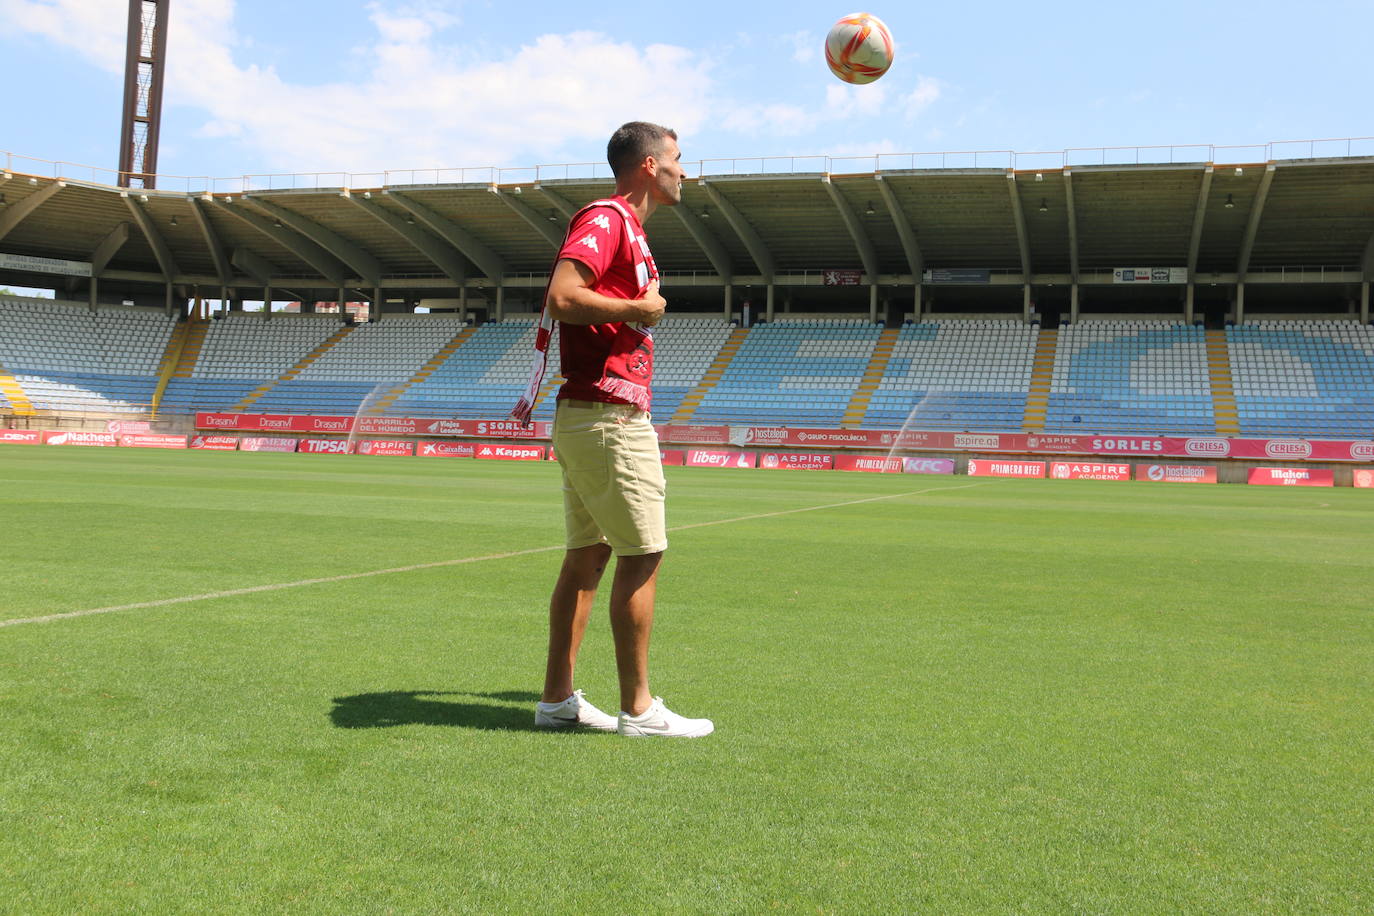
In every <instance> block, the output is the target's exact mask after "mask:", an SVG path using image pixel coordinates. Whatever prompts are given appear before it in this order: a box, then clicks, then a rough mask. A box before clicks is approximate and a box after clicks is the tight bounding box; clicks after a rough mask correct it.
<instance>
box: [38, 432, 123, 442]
mask: <svg viewBox="0 0 1374 916" xmlns="http://www.w3.org/2000/svg"><path fill="white" fill-rule="evenodd" d="M43 442H44V443H45V444H47V445H102V446H112V445H117V444H118V442H117V441H116V439H115V434H114V433H87V432H76V431H73V432H67V431H65V430H55V429H46V430H44V431H43Z"/></svg>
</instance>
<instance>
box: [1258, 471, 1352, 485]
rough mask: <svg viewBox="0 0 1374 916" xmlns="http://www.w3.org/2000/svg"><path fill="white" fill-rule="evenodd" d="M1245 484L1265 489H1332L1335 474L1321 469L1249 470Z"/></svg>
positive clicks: (1334, 483) (1334, 482)
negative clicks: (1264, 487)
mask: <svg viewBox="0 0 1374 916" xmlns="http://www.w3.org/2000/svg"><path fill="white" fill-rule="evenodd" d="M1246 483H1251V484H1257V485H1259V486H1266V487H1334V486H1335V485H1336V472H1335V471H1326V470H1322V469H1321V468H1251V469H1250V474H1249V477H1248V479H1247V480H1246Z"/></svg>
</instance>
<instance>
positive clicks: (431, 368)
mask: <svg viewBox="0 0 1374 916" xmlns="http://www.w3.org/2000/svg"><path fill="white" fill-rule="evenodd" d="M475 333H477V328H475V327H467V328H463V329H462V330H461V331H459V332H458V333H457V334H455V335H453V339H452V340H450V341H449V342H448V343H446V344H444V345H443V347H441V348H440V349H439V352H438V353H435V354H434V355H433V356H432V357H430V359H429V362H427V363H425V364H424V365H423V366H421V367H420V369H419V371H417V372H416V373H415V374H414V375H412V376H411V377H410V378H409V379H407V380H406V381H404V382H402V383H401V384H399V385H397V386H396V387H395V388H392V389H391V390H390V391H388V392H387V393H386V394H384V395H382V396H381V397H380V398H378V399H377V405H376V406H375V407H373V408H372V410H371V411H370V413H382V412H384V411H385V410H386V409H387V408H388V407H390V406H391V405H392V404H394V403H395V402H396V399H397V398H399V397H400V396H401V395H403V394H405V392H406V389H408V388H409V387H410V386H411V385H415V384H417V383H419V382H423V381H424V380H425V379H427V378H429V377H430V376H431V375H433V374H434V372H435V370H436V369H438V368H439V367H440V366H442V365H443V364H444V363H445V362H447V361H448V358H449V357H450V356H452V355H453V354H454V352H455V351H457V350H458V349H459V348H460V347H462V346H463V344H465V343H467V342H468V338H470V337H471V336H472V335H473V334H475Z"/></svg>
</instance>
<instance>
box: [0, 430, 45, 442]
mask: <svg viewBox="0 0 1374 916" xmlns="http://www.w3.org/2000/svg"><path fill="white" fill-rule="evenodd" d="M0 442H12V443H14V444H15V445H41V444H42V443H43V434H42V433H41V432H39V431H38V430H36V429H0Z"/></svg>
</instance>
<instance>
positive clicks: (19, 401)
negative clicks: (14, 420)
mask: <svg viewBox="0 0 1374 916" xmlns="http://www.w3.org/2000/svg"><path fill="white" fill-rule="evenodd" d="M0 391H3V392H4V393H5V397H7V398H9V402H10V409H11V410H13V411H14V415H15V416H17V417H32V416H35V415H36V414H37V413H38V411H36V410H34V409H33V402H32V401H30V400H29V396H28V395H27V394H25V393H24V389H23V388H22V387H21V386H20V384H19V380H18V379H17V378H15V377H14V376H13V375H11V374H10V373H9V371H8V370H7V369H5V367H4V366H0Z"/></svg>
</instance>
